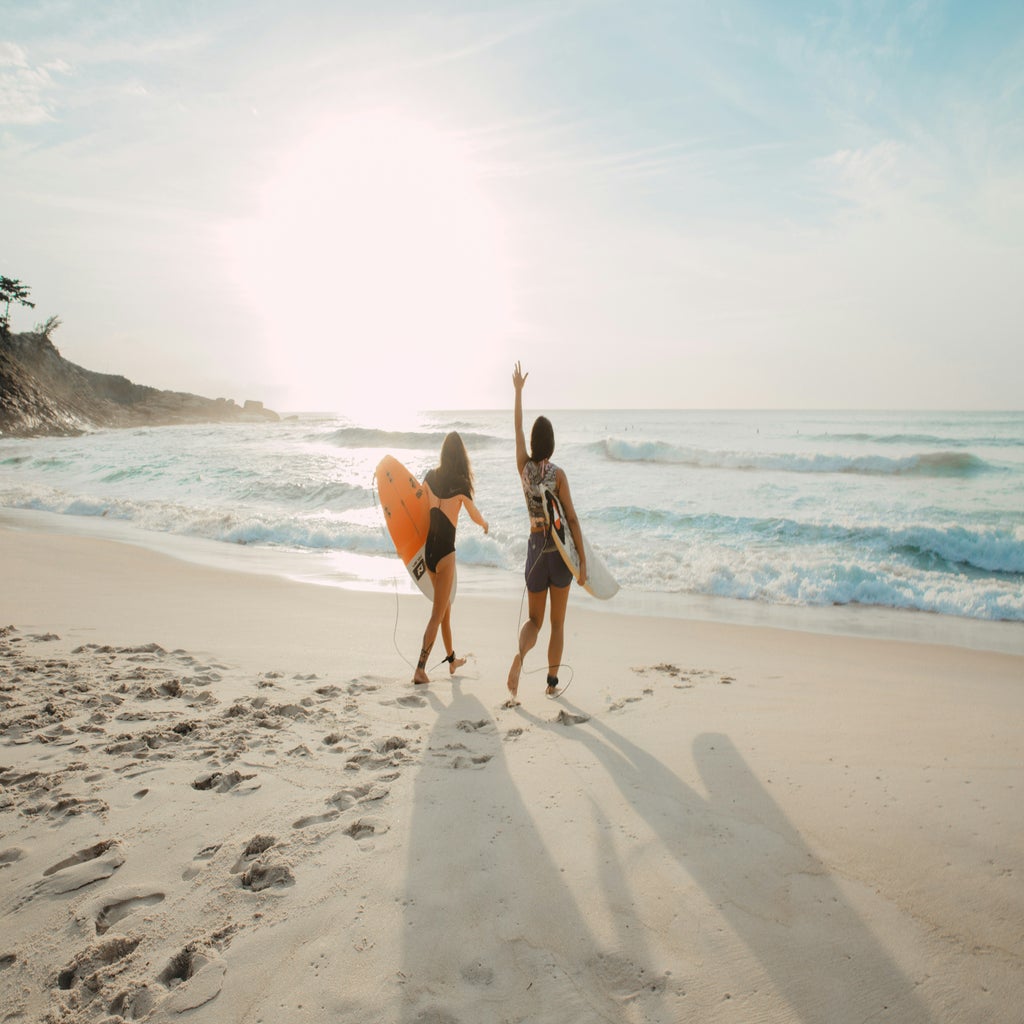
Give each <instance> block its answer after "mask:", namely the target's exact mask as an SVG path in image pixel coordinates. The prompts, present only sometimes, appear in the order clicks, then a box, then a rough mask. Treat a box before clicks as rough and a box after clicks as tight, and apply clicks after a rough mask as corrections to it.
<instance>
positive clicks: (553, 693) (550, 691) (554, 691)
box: [544, 686, 562, 697]
mask: <svg viewBox="0 0 1024 1024" xmlns="http://www.w3.org/2000/svg"><path fill="white" fill-rule="evenodd" d="M544 692H545V693H546V694H547V695H548V696H549V697H557V696H558V695H559V694H560V693H561V692H562V691H561V690H560V689H559V688H558V687H557V686H549V687H548V688H547V689H546V690H545V691H544Z"/></svg>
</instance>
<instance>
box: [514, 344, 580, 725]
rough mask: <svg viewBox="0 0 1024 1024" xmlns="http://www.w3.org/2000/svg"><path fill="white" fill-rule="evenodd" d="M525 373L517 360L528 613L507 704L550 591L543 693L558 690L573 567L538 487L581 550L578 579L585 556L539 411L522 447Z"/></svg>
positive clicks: (550, 431)
mask: <svg viewBox="0 0 1024 1024" xmlns="http://www.w3.org/2000/svg"><path fill="white" fill-rule="evenodd" d="M528 376H529V374H528V373H523V371H522V368H521V367H520V365H519V363H516V365H515V369H514V371H513V372H512V386H513V387H514V388H515V390H516V408H515V428H516V467H517V468H518V470H519V477H520V480H521V481H522V484H523V494H524V495H525V496H526V508H527V511H528V512H529V514H530V539H529V542H528V544H527V549H526V589H527V592H528V594H529V605H528V607H529V614H530V617H529V618H528V619H527V620H526V622H524V623H523V627H522V629H520V631H519V650H518V651H517V652H516V656H515V657H514V658H513V659H512V667H511V668H510V669H509V670H508V692H509V702H508V703H509V705H510V706H511V705H515V704H517V703H518V701H517V699H516V698H517V694H518V693H519V676H520V674H521V673H522V671H523V659H524V658H525V657H526V655H527V652H528V651H529V650H530V649H531V648H532V647H533V646H534V644H536V642H537V637H538V636H539V635H540V630H541V626H543V625H544V609H545V607H546V605H547V599H548V594H549V593H550V595H551V638H550V640H549V641H548V677H547V690H546V692H547V694H548V695H549V696H553V695H554V694H556V693H558V670H559V667H560V666H561V663H562V646H563V644H564V641H565V611H566V608H567V607H568V605H569V586H570V585H571V583H572V572H571V571H570V570H569V567H568V566H567V565H566V564H565V562H564V561H563V559H562V556H561V555H560V554H559V552H558V549H557V548H556V547H555V545H554V543H553V541H552V540H551V535H550V532H549V531H548V528H547V520H546V518H545V516H544V496H543V490H542V488H543V487H547V488H549V489H550V490H551V491H553V492H554V494H555V497H556V498H558V500H559V502H560V503H561V505H562V509H563V511H564V512H565V520H566V523H567V524H568V526H569V532H570V534H571V535H572V539H573V543H574V544H575V545H576V550H577V551H578V552H579V553H580V569H579V581H580V583H581V584H582V583H585V582H586V579H587V556H586V554H585V553H584V549H583V538H582V536H581V534H580V524H579V521H578V520H577V518H576V510H575V508H573V504H572V496H571V495H570V493H569V480H568V478H567V477H566V475H565V471H564V470H562V469H559V467H558V466H556V465H555V464H554V463H553V462H552V461H551V456H552V455H553V454H554V452H555V430H554V427H552V426H551V421H550V420H549V419H548V418H547V417H546V416H538V417H537V419H536V420H535V421H534V424H533V429H532V430H531V431H530V450H529V452H527V450H526V437H525V435H524V434H523V385H524V384H525V383H526V378H527V377H528Z"/></svg>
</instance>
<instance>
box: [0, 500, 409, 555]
mask: <svg viewBox="0 0 1024 1024" xmlns="http://www.w3.org/2000/svg"><path fill="white" fill-rule="evenodd" d="M0 505H3V506H6V507H8V508H23V509H31V510H33V511H39V512H55V513H57V514H59V515H68V516H84V517H92V518H108V519H114V520H119V521H121V522H126V523H130V524H132V525H133V526H137V527H139V528H140V529H143V530H150V531H153V532H156V533H170V534H177V535H180V536H185V537H199V538H202V539H204V540H214V541H221V542H224V543H227V544H257V545H266V546H268V547H284V548H292V549H301V550H309V551H348V552H352V553H354V554H371V555H379V554H387V553H392V552H393V551H394V546H393V545H392V543H391V539H390V538H389V537H388V535H387V531H386V529H385V528H384V527H383V525H381V526H363V525H359V524H357V523H352V522H347V521H345V520H340V519H338V518H336V517H331V516H329V515H311V514H306V515H302V514H296V513H288V512H284V513H280V514H275V513H273V512H268V511H265V510H255V509H251V508H244V507H240V508H238V509H226V508H224V507H213V508H203V507H193V506H188V505H170V504H167V503H164V502H145V501H141V502H140V501H132V500H129V499H122V498H110V497H99V496H90V495H67V494H64V493H62V492H59V491H53V492H49V493H29V492H22V493H20V494H19V493H13V492H8V493H6V494H3V495H0Z"/></svg>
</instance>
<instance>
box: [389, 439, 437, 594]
mask: <svg viewBox="0 0 1024 1024" xmlns="http://www.w3.org/2000/svg"><path fill="white" fill-rule="evenodd" d="M374 477H375V479H376V481H377V494H378V496H379V498H380V505H381V510H382V511H383V512H384V522H385V523H386V524H387V528H388V533H389V534H390V535H391V541H392V543H393V544H394V545H395V550H396V551H397V552H398V557H399V558H400V559H401V560H402V563H403V565H405V567H406V569H408V570H409V575H410V576H411V577H412V578H413V582H414V583H415V584H416V586H418V587H419V588H420V590H421V591H422V592H423V595H424V597H428V598H430V599H431V600H433V597H434V586H433V584H432V583H431V582H430V574H429V573H428V572H427V563H426V558H425V556H424V549H425V548H426V546H427V531H428V529H429V528H430V505H429V503H428V501H427V492H426V489H425V488H424V486H423V485H422V484H421V483H420V482H419V480H417V479H416V477H415V476H414V475H413V474H412V473H410V472H409V470H408V469H406V468H405V466H403V465H402V464H401V463H400V462H399V461H398V459H396V458H395V457H394V456H393V455H385V456H384V458H383V459H381V460H380V462H379V463H378V465H377V471H376V473H375V474H374ZM454 599H455V585H454V582H453V584H452V600H454Z"/></svg>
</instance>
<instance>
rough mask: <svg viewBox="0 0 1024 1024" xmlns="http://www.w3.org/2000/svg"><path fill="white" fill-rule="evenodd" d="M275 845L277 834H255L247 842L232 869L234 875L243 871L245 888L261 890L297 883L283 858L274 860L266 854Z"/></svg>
mask: <svg viewBox="0 0 1024 1024" xmlns="http://www.w3.org/2000/svg"><path fill="white" fill-rule="evenodd" d="M275 846H277V837H276V836H263V835H256V836H253V837H252V839H250V840H249V842H248V843H247V844H246V846H245V849H244V850H243V851H242V855H241V856H240V857H239V858H238V860H236V861H235V865H234V867H233V868H232V869H231V873H232V874H233V875H237V874H239V873H240V872H241V874H242V877H241V885H242V888H243V889H251V890H252V891H253V892H261V891H262V890H263V889H269V888H271V887H272V886H280V887H285V886H289V885H294V884H295V876H294V875H293V874H292V871H291V868H290V867H289V866H288V865H287V864H286V863H285V862H284V861H283V860H273V859H270V858H267V857H265V856H264V854H266V853H267V851H268V850H271V849H273V848H274V847H275Z"/></svg>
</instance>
